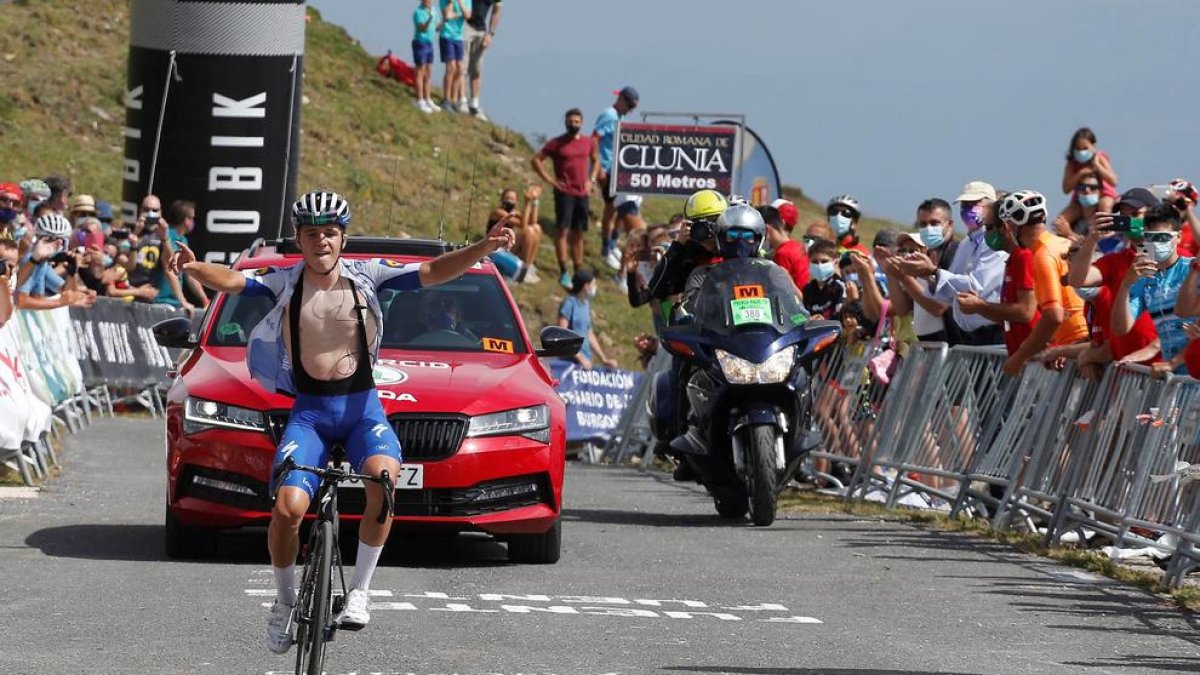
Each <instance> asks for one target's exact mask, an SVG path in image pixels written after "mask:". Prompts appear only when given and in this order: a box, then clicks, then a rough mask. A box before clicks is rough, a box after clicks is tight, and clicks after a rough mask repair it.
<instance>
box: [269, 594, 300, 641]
mask: <svg viewBox="0 0 1200 675" xmlns="http://www.w3.org/2000/svg"><path fill="white" fill-rule="evenodd" d="M293 609H294V606H293V605H289V604H287V603H286V602H280V601H279V600H278V599H276V600H275V604H273V605H271V618H270V619H268V620H267V635H266V637H265V638H263V643H264V644H266V645H267V649H269V650H271V653H272V654H286V653H287V651H288V650H289V649H291V648H292V643H293V642H295V637H294V636H293V635H292V631H293V630H294V629H295V627H296V624H294V623H293V622H292V610H293Z"/></svg>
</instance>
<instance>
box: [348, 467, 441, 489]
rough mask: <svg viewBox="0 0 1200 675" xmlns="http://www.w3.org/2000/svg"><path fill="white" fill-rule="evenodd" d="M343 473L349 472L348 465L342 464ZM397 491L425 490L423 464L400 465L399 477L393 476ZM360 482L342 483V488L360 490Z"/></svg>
mask: <svg viewBox="0 0 1200 675" xmlns="http://www.w3.org/2000/svg"><path fill="white" fill-rule="evenodd" d="M342 470H343V471H350V470H351V468H350V463H349V462H343V463H342ZM392 480H393V481H395V483H396V489H397V490H423V489H424V488H425V465H424V464H401V465H400V475H399V476H393V477H392ZM362 486H363V485H362V482H354V483H342V487H347V488H358V489H360V490H361V489H362Z"/></svg>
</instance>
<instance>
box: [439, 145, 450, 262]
mask: <svg viewBox="0 0 1200 675" xmlns="http://www.w3.org/2000/svg"><path fill="white" fill-rule="evenodd" d="M449 196H450V151H449V150H447V151H446V170H445V177H444V178H443V179H442V212H441V213H440V214H438V237H437V238H438V241H445V238H444V237H443V236H442V235H444V234H445V233H446V198H447V197H449Z"/></svg>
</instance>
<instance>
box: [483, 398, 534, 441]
mask: <svg viewBox="0 0 1200 675" xmlns="http://www.w3.org/2000/svg"><path fill="white" fill-rule="evenodd" d="M480 436H524V437H525V438H530V439H533V440H535V441H539V442H541V443H549V442H550V406H547V405H535V406H531V407H528V408H517V409H515V410H505V411H504V412H498V413H491V414H488V415H477V416H475V417H472V418H471V422H470V424H468V425H467V438H479V437H480Z"/></svg>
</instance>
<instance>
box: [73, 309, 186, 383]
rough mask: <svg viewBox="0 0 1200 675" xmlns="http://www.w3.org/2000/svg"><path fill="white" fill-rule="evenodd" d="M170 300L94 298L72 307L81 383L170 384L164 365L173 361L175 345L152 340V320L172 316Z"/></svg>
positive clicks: (176, 313)
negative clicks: (89, 303) (160, 302)
mask: <svg viewBox="0 0 1200 675" xmlns="http://www.w3.org/2000/svg"><path fill="white" fill-rule="evenodd" d="M178 314H179V313H178V311H177V310H175V309H174V308H172V307H170V306H169V305H148V304H145V303H140V302H124V301H121V300H115V299H113V298H97V299H96V304H95V305H94V306H92V307H91V308H86V309H85V308H82V307H72V308H71V328H72V329H73V330H74V332H75V344H76V350H77V351H78V352H79V369H80V370H81V371H82V372H83V384H84V386H85V387H94V386H98V385H102V384H107V385H109V386H110V387H128V388H131V389H143V388H145V387H149V386H151V385H154V384H169V383H170V380H168V379H167V370H168V369H169V368H171V367H172V366H174V365H175V361H176V359H177V358H178V357H179V350H169V349H166V348H164V347H160V346H159V345H158V343H156V342H155V341H154V334H153V333H152V332H151V330H150V329H151V328H152V327H153V326H154V324H156V323H158V322H159V321H162V320H163V319H169V318H171V317H173V316H177V315H178Z"/></svg>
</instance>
